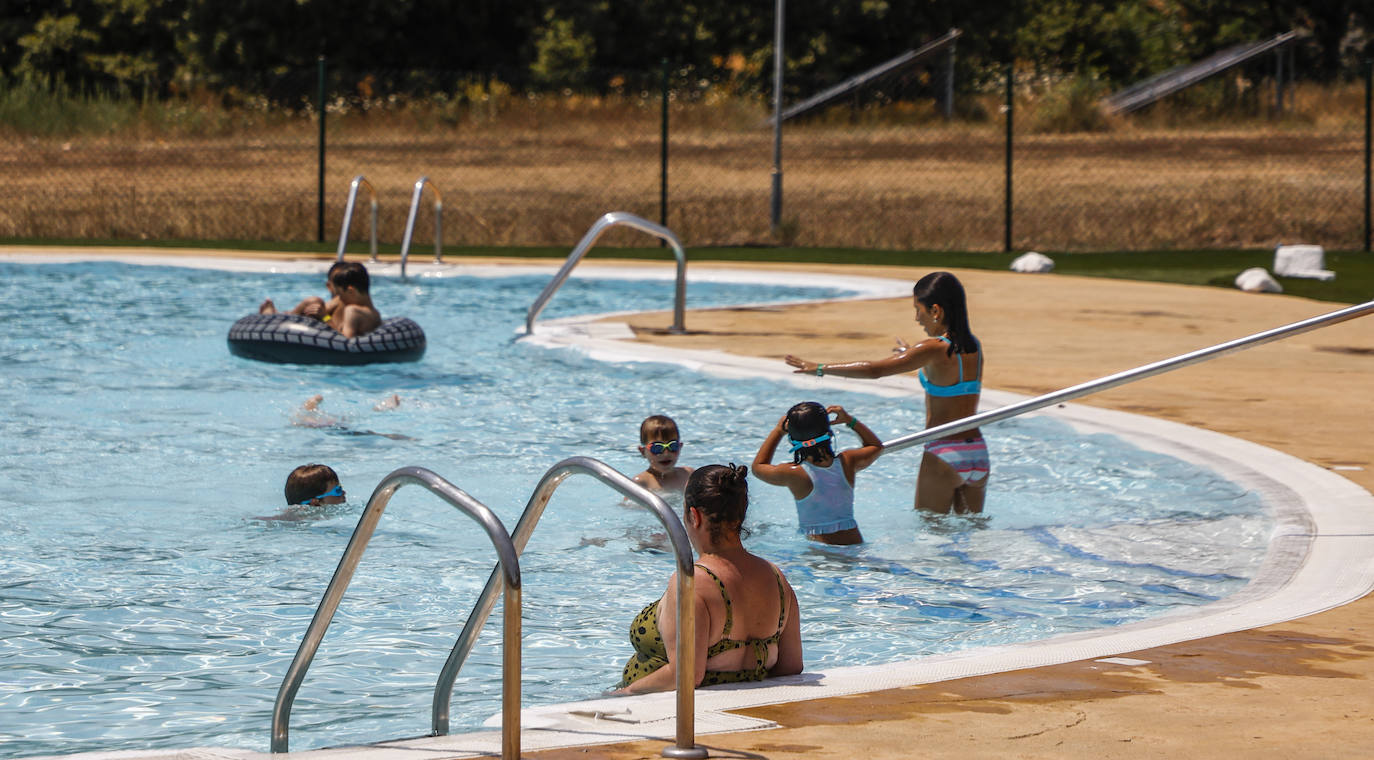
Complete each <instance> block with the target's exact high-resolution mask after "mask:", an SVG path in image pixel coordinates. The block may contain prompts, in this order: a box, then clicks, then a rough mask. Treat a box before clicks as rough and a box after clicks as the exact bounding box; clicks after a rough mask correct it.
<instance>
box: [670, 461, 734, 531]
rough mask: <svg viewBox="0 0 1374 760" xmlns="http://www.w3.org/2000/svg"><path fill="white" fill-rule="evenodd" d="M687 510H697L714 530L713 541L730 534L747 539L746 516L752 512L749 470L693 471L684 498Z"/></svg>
mask: <svg viewBox="0 0 1374 760" xmlns="http://www.w3.org/2000/svg"><path fill="white" fill-rule="evenodd" d="M682 504H683V507H684V508H691V509H696V510H698V511H699V512H701V514H702V515H703V516H704V517H705V518H706V520H707V522H709V523H710V526H711V538H713V539H718V538H719V537H720V534H721V531H723V530H727V529H728V530H731V531H734V532H736V533H740V534H742V535H744V536H748V535H749V531H747V530H745V529H744V527H743V526H744V514H745V512H747V511H748V510H749V468H748V467H743V466H739V467H737V466H735V464H734V463H731V464H728V465H727V464H708V465H706V466H705V467H699V468H697V469H696V470H693V471H692V475H691V477H689V478H687V490H685V491H684V492H683V494H682Z"/></svg>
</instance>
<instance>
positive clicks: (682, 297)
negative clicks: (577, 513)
mask: <svg viewBox="0 0 1374 760" xmlns="http://www.w3.org/2000/svg"><path fill="white" fill-rule="evenodd" d="M617 226H625V227H630V228H632V229H636V230H639V231H640V232H646V233H648V234H650V235H653V236H655V237H657V238H659V239H660V240H663V241H664V242H666V243H667V244H668V245H669V246H671V247H672V249H673V255H674V256H675V257H676V258H677V287H676V290H675V291H674V297H673V326H672V327H670V328H668V332H671V333H683V332H686V328H684V327H683V316H684V314H685V312H686V301H687V253H686V251H684V250H683V248H682V243H681V241H679V240H678V239H677V235H674V234H673V231H672V230H670V229H668V228H667V227H664V226H662V225H658V224H654V223H653V222H651V221H649V220H648V219H644V218H642V217H638V216H635V215H634V214H631V213H630V212H628V211H611V212H609V213H607V214H605V215H603V216H602V217H601V218H600V219H598V220H596V223H595V224H593V225H592V226H591V228H590V229H588V230H587V234H585V235H583V236H582V241H581V242H580V243H578V244H577V247H576V248H574V249H573V250H572V253H570V254H568V260H567V261H566V262H564V263H563V266H562V268H561V269H559V270H558V273H557V274H555V275H554V276H553V279H552V280H550V281H549V284H548V285H545V286H544V291H543V292H542V293H540V294H539V297H538V298H536V299H534V303H533V304H532V305H531V306H530V308H529V311H528V312H526V313H525V334H526V335H533V334H534V320H535V318H537V317H538V316H539V312H541V311H543V310H544V307H545V306H546V305H548V302H549V299H551V298H553V294H554V293H555V292H557V291H558V288H559V287H560V286H562V285H563V281H564V280H566V279H568V275H569V274H571V273H572V270H573V267H575V266H577V263H578V262H579V261H581V260H582V257H583V256H585V255H586V253H587V251H588V250H589V249H590V248H591V247H592V245H593V244H594V243H596V240H597V238H599V237H601V234H602V233H603V232H605V231H606V230H608V229H610V228H611V227H617Z"/></svg>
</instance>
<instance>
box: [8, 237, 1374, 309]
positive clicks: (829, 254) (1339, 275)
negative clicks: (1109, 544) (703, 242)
mask: <svg viewBox="0 0 1374 760" xmlns="http://www.w3.org/2000/svg"><path fill="white" fill-rule="evenodd" d="M0 245H21V246H26V247H43V248H54V249H67V250H69V249H74V248H82V247H86V246H91V245H100V246H111V247H120V246H130V247H142V248H189V249H205V250H230V251H257V252H276V253H282V254H302V255H305V254H309V255H318V256H321V257H329V256H333V255H334V252H335V250H336V249H337V246H336V244H333V243H311V242H294V243H263V242H256V241H235V240H219V241H204V240H195V241H187V240H170V241H158V242H130V241H122V240H121V241H90V240H77V239H70V240H51V239H43V240H31V239H30V240H24V239H2V238H0ZM569 250H570V249H569V248H566V247H545V246H532V247H531V246H514V247H487V246H481V247H461V248H459V247H455V248H446V249H445V251H444V260H445V261H453V262H456V261H461V260H462V259H463V258H467V257H478V256H500V257H514V258H531V259H560V260H561V259H564V258H566V257H567V255H568V253H569ZM348 251H349V255H350V257H354V258H357V257H366V256H367V255H368V248H367V245H366V244H365V243H356V244H350V245H349V247H348ZM379 251H380V253H381V255H382V256H383V257H385V258H391V257H395V256H398V255H399V253H400V250H399V246H397V245H385V244H384V245H381V246H379ZM412 253H413V255H414V256H415V261H427V260H429V258H430V257H431V256H432V253H431V251H430V250H426V249H425V248H423V247H417V248H415V249H412ZM592 255H593V256H594V257H599V258H621V259H634V260H647V261H665V260H669V259H671V255H670V254H669V253H668V252H667V251H665V250H664V249H662V248H620V247H616V248H604V247H603V248H598V249H596V252H595V253H594V254H592ZM687 255H688V260H689V261H690V262H706V261H731V262H751V261H759V262H770V263H788V262H796V263H816V264H836V265H839V266H866V265H890V266H911V267H918V268H922V269H944V268H951V269H990V270H1006V269H1008V268H1009V267H1010V265H1011V262H1012V260H1013V259H1014V258H1016V256H1017V254H1014V253H977V252H972V253H969V252H963V253H960V252H946V251H883V250H869V249H861V248H753V247H747V248H746V247H739V248H710V247H703V248H690V249H689V250H688V252H687ZM1049 255H1050V257H1051V258H1053V259H1054V262H1055V269H1054V274H1059V275H1077V276H1082V277H1107V278H1112V279H1119V280H1145V281H1150V282H1170V283H1177V284H1181V285H1202V286H1209V287H1220V288H1234V287H1235V278H1236V275H1237V274H1239V273H1240V272H1241V271H1242V270H1245V269H1249V268H1250V267H1264V268H1265V269H1272V268H1273V265H1274V252H1273V251H1272V250H1267V249H1264V250H1248V251H1226V250H1220V251H1214V250H1207V251H1106V252H1097V253H1050V254H1049ZM1326 268H1327V269H1330V270H1332V271H1334V272H1336V279H1334V280H1332V281H1331V282H1321V281H1318V280H1309V279H1300V278H1294V277H1280V278H1278V280H1279V283H1280V284H1281V285H1282V286H1283V291H1284V293H1285V294H1288V295H1295V296H1301V297H1303V298H1311V299H1314V300H1318V301H1333V302H1338V303H1363V302H1365V301H1369V300H1371V299H1374V253H1365V252H1362V251H1327V252H1326ZM1040 276H1045V275H1040ZM1049 276H1053V275H1049Z"/></svg>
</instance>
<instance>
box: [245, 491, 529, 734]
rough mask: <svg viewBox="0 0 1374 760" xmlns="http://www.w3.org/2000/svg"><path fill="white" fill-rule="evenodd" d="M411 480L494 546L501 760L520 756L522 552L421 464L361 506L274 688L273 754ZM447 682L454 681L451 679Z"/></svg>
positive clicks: (489, 517) (487, 514)
mask: <svg viewBox="0 0 1374 760" xmlns="http://www.w3.org/2000/svg"><path fill="white" fill-rule="evenodd" d="M410 484H414V485H418V486H422V487H424V488H425V489H428V490H429V491H430V492H431V493H433V494H435V495H437V496H439V497H440V498H442V499H443V500H444V501H447V502H448V503H449V504H452V505H453V506H454V507H457V508H458V510H459V511H460V512H462V513H463V514H466V515H467V516H468V517H471V518H472V519H474V520H476V521H477V522H478V524H480V525H481V526H482V529H483V530H485V531H486V533H487V537H488V538H489V539H491V543H492V546H493V547H494V548H495V549H496V557H497V569H496V571H495V572H493V573H492V580H491V581H489V582H488V583H487V586H488V587H491V586H492V584H493V583H495V585H496V587H497V588H496V590H495V591H494V592H493V596H494V595H495V593H502V592H503V595H504V599H505V604H504V606H503V607H502V612H501V616H502V617H501V627H502V642H501V649H502V652H501V655H502V661H501V757H502V758H503V760H519V757H520V605H521V600H520V593H521V592H520V558H519V557H520V553H519V552H518V551H516V549H515V544H514V543H512V542H511V538H510V535H509V534H507V533H506V527H505V526H504V525H502V524H501V521H500V520H498V519H497V518H496V515H495V514H493V513H492V511H491V510H490V509H488V508H487V507H486V506H485V505H483V504H482V503H481V502H480V501H477V500H476V499H474V498H472V497H471V496H469V495H468V494H467V493H465V492H463V491H462V490H461V489H459V488H458V487H456V486H454V485H453V484H452V483H449V482H448V481H447V480H444V479H443V478H441V477H439V476H438V475H436V474H434V473H433V472H431V471H429V470H426V469H423V468H420V467H402V468H400V469H399V470H395V471H393V472H392V473H391V474H390V475H387V476H386V477H385V478H383V479H382V482H381V483H379V484H377V488H376V490H374V491H373V492H372V496H371V498H369V499H368V500H367V508H366V509H364V510H363V515H362V517H361V518H359V520H358V527H357V528H354V530H353V537H352V538H350V539H349V540H348V548H347V549H345V550H344V554H343V558H342V559H340V560H339V566H338V568H337V569H335V570H334V577H333V578H332V579H331V580H330V581H329V587H328V588H326V589H325V592H324V598H323V599H321V600H320V606H319V608H318V609H316V610H315V617H314V618H313V619H312V620H311V621H310V627H309V628H307V629H306V631H305V637H304V638H303V639H302V641H301V646H300V648H299V649H298V650H296V657H295V659H293V660H292V661H291V667H290V668H288V669H287V671H286V678H285V679H283V680H282V685H281V688H280V689H278V690H277V701H276V704H275V705H274V706H273V708H272V751H273V752H287V751H288V732H289V730H290V721H291V704H292V702H294V701H295V699H296V691H297V689H299V688H300V685H301V681H302V680H303V679H304V678H305V672H306V670H308V669H309V668H310V661H311V660H312V659H314V657H315V651H316V650H317V649H318V648H319V646H320V640H321V639H323V638H324V634H325V631H326V630H328V629H329V624H330V622H331V621H333V619H334V612H335V610H337V609H338V607H339V600H341V599H342V598H343V595H344V592H345V591H346V590H347V589H348V583H349V581H350V580H352V578H353V571H354V570H356V569H357V567H358V561H359V560H360V559H362V556H363V550H364V549H366V548H367V542H368V540H369V539H371V538H372V532H373V531H374V530H375V529H376V527H377V521H378V520H380V519H381V517H382V512H383V511H385V510H386V505H387V503H388V502H390V501H391V497H392V495H393V494H395V493H396V491H397V489H399V488H400V487H401V486H404V485H410ZM490 611H491V608H490V605H488V607H487V612H488V613H490ZM451 683H452V680H451V679H450V684H451Z"/></svg>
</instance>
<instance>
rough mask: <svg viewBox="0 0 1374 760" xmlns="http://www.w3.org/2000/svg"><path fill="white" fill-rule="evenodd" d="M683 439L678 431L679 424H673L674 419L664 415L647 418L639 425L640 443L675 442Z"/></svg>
mask: <svg viewBox="0 0 1374 760" xmlns="http://www.w3.org/2000/svg"><path fill="white" fill-rule="evenodd" d="M680 438H681V434H680V433H678V431H677V423H676V422H673V418H672V417H667V416H664V415H662V414H655V415H653V416H650V417H645V418H644V421H643V422H641V423H639V442H640V443H649V442H650V441H660V440H663V441H675V440H679V439H680Z"/></svg>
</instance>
